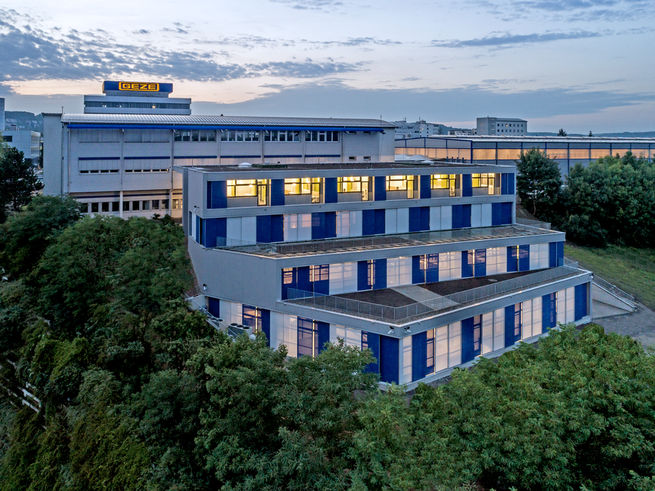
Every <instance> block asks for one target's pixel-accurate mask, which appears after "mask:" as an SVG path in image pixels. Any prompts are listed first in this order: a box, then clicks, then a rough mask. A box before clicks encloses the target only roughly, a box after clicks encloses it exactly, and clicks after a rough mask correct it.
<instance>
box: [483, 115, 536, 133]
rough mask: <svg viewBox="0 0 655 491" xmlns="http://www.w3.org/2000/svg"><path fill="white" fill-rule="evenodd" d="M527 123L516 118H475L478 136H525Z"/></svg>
mask: <svg viewBox="0 0 655 491" xmlns="http://www.w3.org/2000/svg"><path fill="white" fill-rule="evenodd" d="M527 132H528V122H527V121H526V120H525V119H518V118H493V117H489V116H487V117H485V118H477V134H478V135H501V136H525V135H526V134H527Z"/></svg>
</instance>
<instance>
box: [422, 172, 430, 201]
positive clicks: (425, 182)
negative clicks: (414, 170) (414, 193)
mask: <svg viewBox="0 0 655 491" xmlns="http://www.w3.org/2000/svg"><path fill="white" fill-rule="evenodd" d="M431 177H432V176H430V175H427V176H425V175H423V176H420V179H421V181H420V197H421V199H429V198H431V197H432V188H431V186H430V178H431Z"/></svg>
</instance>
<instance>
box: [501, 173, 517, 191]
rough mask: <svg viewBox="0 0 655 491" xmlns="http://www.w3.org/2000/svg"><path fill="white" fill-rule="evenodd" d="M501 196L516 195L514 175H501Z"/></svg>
mask: <svg viewBox="0 0 655 491" xmlns="http://www.w3.org/2000/svg"><path fill="white" fill-rule="evenodd" d="M500 194H514V174H510V173H508V174H501V175H500Z"/></svg>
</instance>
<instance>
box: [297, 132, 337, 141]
mask: <svg viewBox="0 0 655 491" xmlns="http://www.w3.org/2000/svg"><path fill="white" fill-rule="evenodd" d="M305 141H308V142H338V141H339V132H338V131H306V132H305Z"/></svg>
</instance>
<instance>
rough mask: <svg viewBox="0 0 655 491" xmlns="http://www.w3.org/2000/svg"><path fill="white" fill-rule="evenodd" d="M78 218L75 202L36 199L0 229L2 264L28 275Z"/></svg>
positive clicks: (0, 261)
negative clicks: (64, 230) (49, 246)
mask: <svg viewBox="0 0 655 491" xmlns="http://www.w3.org/2000/svg"><path fill="white" fill-rule="evenodd" d="M79 218H80V210H79V203H78V202H77V201H75V200H74V199H72V198H68V197H66V198H59V197H55V196H35V197H34V198H33V199H32V201H30V203H29V204H28V205H27V206H26V207H25V208H24V209H22V210H21V211H20V212H19V213H15V214H13V215H11V216H10V217H9V218H8V220H7V221H6V222H5V223H4V224H3V225H2V228H0V264H1V265H2V266H3V267H4V268H5V269H6V270H8V271H9V272H11V273H12V274H14V275H21V274H26V273H29V272H30V271H31V270H32V268H34V266H35V265H36V264H37V263H38V261H39V259H40V258H41V255H42V254H43V252H44V251H45V250H46V248H47V247H48V245H50V243H51V242H52V241H53V240H54V239H55V238H56V237H57V235H58V234H59V233H60V232H61V231H62V230H63V229H65V228H66V227H67V226H68V225H70V224H71V223H73V222H75V221H77V220H78V219H79Z"/></svg>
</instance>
